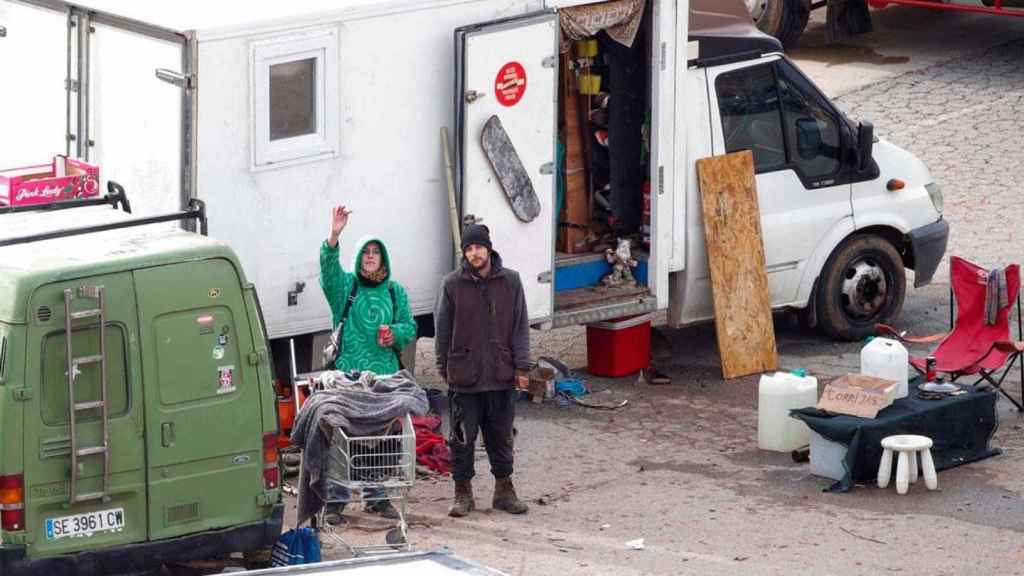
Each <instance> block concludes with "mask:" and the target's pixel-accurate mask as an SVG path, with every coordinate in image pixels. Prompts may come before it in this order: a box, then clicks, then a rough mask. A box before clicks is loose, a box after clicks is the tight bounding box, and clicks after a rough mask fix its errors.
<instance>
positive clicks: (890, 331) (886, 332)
mask: <svg viewBox="0 0 1024 576" xmlns="http://www.w3.org/2000/svg"><path fill="white" fill-rule="evenodd" d="M875 334H877V335H879V336H888V337H890V338H895V339H897V340H899V341H901V342H907V343H909V344H934V343H935V342H941V341H942V340H945V338H946V336H949V332H943V333H941V334H932V335H931V336H907V335H906V334H907V333H906V331H904V332H897V331H896V329H895V328H893V327H892V326H889V325H886V324H875Z"/></svg>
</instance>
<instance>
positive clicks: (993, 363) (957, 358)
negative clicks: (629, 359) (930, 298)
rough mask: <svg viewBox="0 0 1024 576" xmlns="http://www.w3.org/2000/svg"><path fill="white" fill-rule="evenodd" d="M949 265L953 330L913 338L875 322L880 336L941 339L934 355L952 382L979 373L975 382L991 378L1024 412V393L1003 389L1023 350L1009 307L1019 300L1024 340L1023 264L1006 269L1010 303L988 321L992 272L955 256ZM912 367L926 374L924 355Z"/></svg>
mask: <svg viewBox="0 0 1024 576" xmlns="http://www.w3.org/2000/svg"><path fill="white" fill-rule="evenodd" d="M949 269H950V270H949V274H950V279H951V283H952V293H951V295H950V296H951V302H950V306H951V308H950V317H951V318H952V315H953V309H954V307H955V310H956V320H955V321H954V322H952V330H951V331H950V332H948V333H946V334H936V335H934V336H925V337H918V338H914V337H908V336H905V335H903V334H900V333H898V332H897V331H896V330H895V329H893V328H892V327H890V326H886V325H885V324H879V325H877V326H876V333H878V334H879V335H880V336H891V337H895V338H898V339H900V340H902V341H904V342H907V343H910V344H929V343H933V342H940V344H939V346H938V347H937V348H936V349H935V351H934V352H932V354H931V355H932V356H934V357H935V364H936V370H937V371H938V372H942V373H945V374H948V375H949V378H950V381H952V382H955V381H956V380H957V379H959V378H961V377H963V376H972V375H978V376H979V378H978V380H977V381H975V382H974V384H973V385H974V386H977V385H979V384H981V383H982V382H987V383H988V384H990V385H992V387H994V388H995V389H997V390H999V392H1000V393H1002V394H1003V395H1004V396H1006V398H1007V399H1008V400H1009V401H1010V402H1012V403H1013V405H1014V406H1016V407H1017V410H1018V411H1021V412H1024V394H1022V399H1021V400H1017V399H1015V398H1013V397H1012V396H1011V395H1010V393H1009V392H1007V391H1006V390H1005V389H1004V388H1003V381H1004V380H1005V379H1006V376H1007V375H1008V374H1009V373H1010V370H1011V369H1012V368H1013V365H1014V364H1015V363H1017V362H1018V361H1019V360H1021V355H1022V354H1024V342H1020V341H1016V342H1015V341H1013V340H1012V339H1011V338H1010V309H1011V308H1012V307H1013V302H1014V301H1016V302H1017V337H1018V339H1024V338H1022V337H1021V307H1020V267H1019V266H1018V265H1016V264H1013V265H1010V266H1007V267H1006V268H1005V271H1006V288H1007V301H1008V302H1009V304H1007V305H1006V306H1004V307H1002V308H1001V309H999V311H998V313H997V315H996V322H995V324H989V323H988V322H987V321H986V294H987V293H988V285H987V284H988V274H989V271H988V270H986V269H984V268H982V267H980V266H977V265H975V264H972V263H970V262H968V261H967V260H964V259H963V258H958V257H956V256H953V257H951V258H950V261H949ZM953 298H955V305H954V302H953V300H952V299H953ZM910 365H911V366H913V367H914V369H915V370H917V371H918V372H919V373H921V374H924V373H925V359H924V358H921V357H916V356H911V357H910ZM1020 369H1021V382H1022V386H1024V361H1022V362H1021V365H1020ZM1000 370H1001V371H1002V372H1001V373H1000Z"/></svg>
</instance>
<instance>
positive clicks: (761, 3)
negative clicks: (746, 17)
mask: <svg viewBox="0 0 1024 576" xmlns="http://www.w3.org/2000/svg"><path fill="white" fill-rule="evenodd" d="M743 3H744V4H746V6H747V11H748V12H750V17H751V18H753V19H754V20H760V19H761V16H763V15H764V9H765V7H766V6H767V5H768V0H743Z"/></svg>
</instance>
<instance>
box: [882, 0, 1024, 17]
mask: <svg viewBox="0 0 1024 576" xmlns="http://www.w3.org/2000/svg"><path fill="white" fill-rule="evenodd" d="M1005 3H1006V2H1005V0H1004V1H1003V2H1000V1H999V0H995V2H993V5H992V6H979V5H977V4H960V3H955V2H936V1H935V0H868V5H870V6H871V7H872V8H875V9H882V8H885V7H886V6H888V5H890V4H897V5H903V6H916V7H918V8H928V9H930V10H953V11H956V12H977V13H980V14H994V15H996V16H1024V10H1020V9H1016V10H1015V9H1014V8H1013V7H1003V4H1005Z"/></svg>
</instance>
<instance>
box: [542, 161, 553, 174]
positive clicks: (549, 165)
mask: <svg viewBox="0 0 1024 576" xmlns="http://www.w3.org/2000/svg"><path fill="white" fill-rule="evenodd" d="M540 173H541V174H543V175H545V176H550V175H552V174H554V173H555V164H554V162H545V163H544V164H541V165H540Z"/></svg>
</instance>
